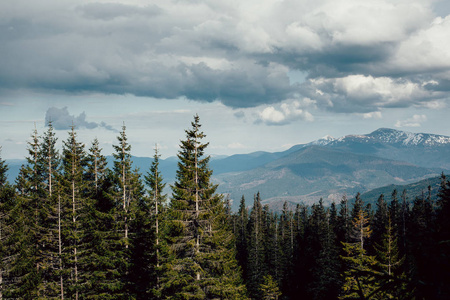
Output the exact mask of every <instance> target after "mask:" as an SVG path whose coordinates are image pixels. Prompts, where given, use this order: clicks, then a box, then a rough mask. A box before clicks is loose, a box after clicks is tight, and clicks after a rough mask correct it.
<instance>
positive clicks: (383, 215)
mask: <svg viewBox="0 0 450 300" xmlns="http://www.w3.org/2000/svg"><path fill="white" fill-rule="evenodd" d="M388 220H390V216H389V210H388V206H387V203H386V201H385V200H384V195H383V194H381V195H380V197H378V201H377V210H376V212H375V215H374V218H373V221H372V225H373V226H372V228H373V234H372V239H373V241H374V243H375V244H376V243H380V242H381V239H382V236H383V234H384V233H385V231H386V226H387V225H388Z"/></svg>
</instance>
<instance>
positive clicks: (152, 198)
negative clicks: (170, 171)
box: [130, 147, 167, 299]
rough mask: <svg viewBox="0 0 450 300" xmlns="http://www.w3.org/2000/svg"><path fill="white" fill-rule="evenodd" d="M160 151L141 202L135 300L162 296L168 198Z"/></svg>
mask: <svg viewBox="0 0 450 300" xmlns="http://www.w3.org/2000/svg"><path fill="white" fill-rule="evenodd" d="M159 158H160V154H159V153H158V148H157V147H155V154H154V156H153V162H152V164H151V166H150V169H149V172H148V173H147V175H146V176H145V183H146V184H147V186H148V187H149V189H148V190H147V194H148V196H147V197H141V198H140V199H141V201H139V202H138V210H137V212H136V220H135V222H133V223H134V224H135V225H134V226H133V227H134V229H135V231H136V233H135V236H134V239H133V241H132V244H131V245H132V249H131V250H132V256H131V269H130V281H131V282H132V286H133V293H134V294H135V295H136V299H151V298H152V297H153V298H157V297H158V296H159V276H160V270H159V269H160V265H161V254H160V249H159V248H160V244H161V238H160V236H161V224H160V223H162V221H163V218H164V210H165V206H164V204H165V202H166V198H167V197H166V195H165V194H164V192H163V190H164V187H165V183H164V182H163V178H162V175H161V172H160V170H159Z"/></svg>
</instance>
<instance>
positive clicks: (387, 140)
mask: <svg viewBox="0 0 450 300" xmlns="http://www.w3.org/2000/svg"><path fill="white" fill-rule="evenodd" d="M348 141H359V142H361V143H381V144H397V145H403V146H406V147H408V146H424V147H433V146H441V145H449V144H450V137H448V136H443V135H437V134H429V133H412V132H406V131H400V130H395V129H390V128H380V129H377V130H375V131H373V132H372V133H369V134H366V135H346V136H344V137H341V138H337V139H335V138H333V137H330V136H327V137H326V138H322V139H320V140H317V141H315V142H313V143H314V144H319V145H323V146H327V145H336V144H339V143H345V142H348Z"/></svg>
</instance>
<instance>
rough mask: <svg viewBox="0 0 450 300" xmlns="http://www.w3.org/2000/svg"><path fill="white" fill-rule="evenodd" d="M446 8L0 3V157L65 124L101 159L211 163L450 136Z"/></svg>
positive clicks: (63, 131) (178, 1) (251, 0)
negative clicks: (298, 149)
mask: <svg viewBox="0 0 450 300" xmlns="http://www.w3.org/2000/svg"><path fill="white" fill-rule="evenodd" d="M449 33H450V3H449V1H447V0H443V1H440V0H364V1H361V0H258V1H256V0H245V1H242V0H227V1H217V0H151V1H145V0H139V1H138V0H126V1H125V0H122V1H100V0H92V1H83V0H36V1H29V0H4V1H0V128H1V130H0V146H1V147H2V152H1V158H2V159H21V158H24V157H25V156H27V142H28V141H29V140H30V136H31V134H32V132H33V131H34V129H35V128H36V130H37V131H38V133H39V134H42V133H44V132H45V131H46V123H47V122H48V120H51V121H52V122H53V126H54V128H55V130H56V134H57V137H58V141H59V145H61V142H62V141H63V140H66V139H67V137H68V134H67V133H68V131H69V130H70V128H71V126H72V125H74V126H75V127H76V131H77V134H78V137H79V139H80V140H81V141H82V142H84V143H85V144H86V147H87V148H89V146H90V144H91V142H92V141H93V139H95V138H97V139H98V140H99V142H100V145H101V147H102V148H103V154H105V155H110V154H111V153H112V152H113V150H112V145H113V144H117V136H118V134H119V131H120V130H121V128H122V126H123V125H125V126H126V133H127V137H128V141H129V142H130V144H131V146H132V151H131V152H132V155H135V156H153V153H154V147H155V145H158V148H159V152H160V153H161V155H162V157H163V158H165V157H169V156H173V155H176V153H177V151H178V149H179V144H180V140H181V139H184V137H185V133H184V130H185V129H188V128H189V127H190V123H191V121H192V120H193V116H194V115H195V114H198V115H199V116H200V122H201V124H202V125H203V126H202V129H203V131H204V133H205V134H206V135H207V137H206V139H205V141H207V142H209V143H210V145H209V148H208V153H209V154H211V155H232V154H235V153H249V152H254V151H270V152H275V151H282V150H285V149H288V148H289V147H291V146H293V145H295V144H301V143H307V142H311V141H313V140H316V139H319V138H321V137H323V136H326V135H331V136H334V137H340V136H344V135H348V134H365V133H370V132H372V131H374V130H376V129H378V128H380V127H388V128H394V129H398V130H404V131H409V132H426V133H435V134H442V135H448V136H450V126H449V125H450V121H449V117H448V116H450V34H449Z"/></svg>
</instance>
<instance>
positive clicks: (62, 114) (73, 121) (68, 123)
mask: <svg viewBox="0 0 450 300" xmlns="http://www.w3.org/2000/svg"><path fill="white" fill-rule="evenodd" d="M50 121H51V122H52V125H53V127H54V128H55V129H57V130H68V129H70V128H72V126H75V127H76V128H86V129H94V128H98V127H102V128H105V129H107V130H111V131H116V130H115V129H114V128H113V127H112V126H110V125H108V124H106V123H105V122H101V123H96V122H88V121H86V113H85V112H82V113H81V114H80V115H78V116H75V115H71V114H70V113H69V111H68V110H67V107H63V108H57V107H50V108H49V109H48V110H47V112H46V114H45V123H48V122H50Z"/></svg>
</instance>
